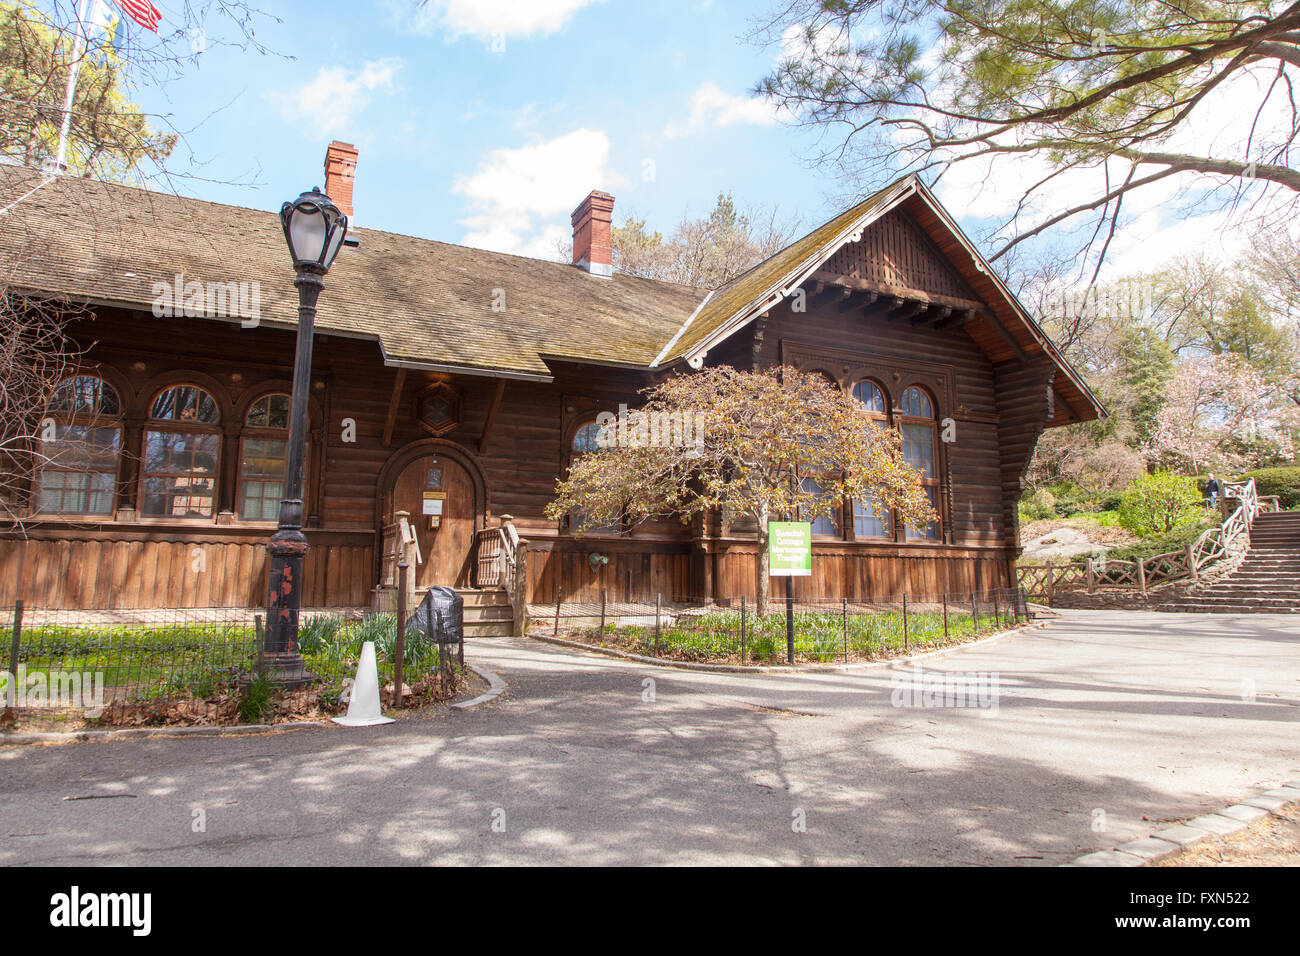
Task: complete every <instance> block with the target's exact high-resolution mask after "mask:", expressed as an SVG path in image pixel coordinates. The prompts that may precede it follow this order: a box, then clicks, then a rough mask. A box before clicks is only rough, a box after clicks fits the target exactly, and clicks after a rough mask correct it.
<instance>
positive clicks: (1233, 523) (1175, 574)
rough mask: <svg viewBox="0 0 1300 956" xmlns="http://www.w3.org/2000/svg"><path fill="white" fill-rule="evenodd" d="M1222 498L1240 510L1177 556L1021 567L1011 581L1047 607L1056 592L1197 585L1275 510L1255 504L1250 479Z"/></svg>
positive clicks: (1231, 486) (1267, 501)
mask: <svg viewBox="0 0 1300 956" xmlns="http://www.w3.org/2000/svg"><path fill="white" fill-rule="evenodd" d="M1223 497H1224V498H1225V499H1227V500H1229V501H1232V500H1236V501H1239V502H1240V504H1238V505H1237V507H1236V508H1235V509H1233V511H1232V512H1231V513H1230V514H1229V515H1228V517H1226V518H1225V519H1224V520H1223V523H1222V524H1221V525H1220V526H1219V527H1217V528H1210V529H1208V530H1206V531H1205V532H1204V533H1203V534H1201V535H1200V537H1198V538H1197V539H1196V540H1195V541H1193V542H1192V543H1191V544H1189V545H1188V546H1187V547H1186V548H1184V549H1183V550H1182V551H1170V552H1167V553H1165V554H1156V555H1152V556H1151V557H1149V558H1143V559H1141V560H1139V561H1121V560H1115V559H1102V560H1096V559H1094V558H1088V560H1087V562H1086V563H1085V564H1082V565H1080V564H1075V563H1073V562H1069V563H1065V564H1059V565H1058V564H1054V563H1053V562H1051V561H1048V562H1047V563H1046V564H1021V565H1018V566H1017V567H1016V575H1017V580H1018V582H1019V584H1020V587H1021V588H1022V589H1023V590H1024V592H1025V596H1026V597H1035V598H1043V599H1046V600H1047V602H1048V603H1049V604H1050V603H1051V601H1052V598H1053V597H1054V596H1055V594H1056V591H1057V590H1058V589H1063V588H1080V587H1083V588H1086V589H1087V590H1088V592H1089V593H1092V592H1093V591H1095V590H1096V589H1097V588H1130V587H1131V588H1136V589H1138V590H1139V591H1141V592H1142V594H1143V596H1145V595H1146V593H1147V589H1148V588H1152V587H1155V586H1156V585H1158V584H1168V583H1169V582H1171V581H1178V580H1181V579H1183V578H1190V579H1191V580H1192V583H1193V584H1197V583H1199V582H1200V576H1201V573H1202V571H1204V570H1205V569H1206V567H1207V566H1208V565H1210V564H1212V563H1213V562H1215V561H1218V560H1219V559H1221V558H1224V557H1226V556H1227V555H1228V554H1230V553H1231V552H1232V549H1233V547H1234V546H1235V545H1236V544H1237V542H1238V541H1240V540H1241V539H1242V538H1243V537H1246V536H1248V535H1249V534H1250V528H1251V525H1253V524H1254V523H1255V517H1256V515H1258V514H1259V513H1260V511H1262V510H1264V509H1265V507H1266V506H1267V508H1268V509H1269V510H1272V511H1277V510H1279V507H1280V506H1279V504H1278V501H1277V498H1276V497H1275V496H1269V497H1268V498H1260V496H1259V493H1258V491H1257V490H1256V488H1255V479H1253V478H1251V479H1250V480H1248V481H1236V482H1233V481H1229V482H1224V485H1223Z"/></svg>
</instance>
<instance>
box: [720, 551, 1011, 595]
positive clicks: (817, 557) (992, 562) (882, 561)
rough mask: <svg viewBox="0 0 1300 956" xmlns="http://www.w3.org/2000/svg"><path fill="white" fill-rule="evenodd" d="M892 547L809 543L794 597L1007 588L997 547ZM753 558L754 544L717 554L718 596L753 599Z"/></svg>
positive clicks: (776, 587)
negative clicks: (807, 570) (807, 563)
mask: <svg viewBox="0 0 1300 956" xmlns="http://www.w3.org/2000/svg"><path fill="white" fill-rule="evenodd" d="M891 551H892V552H893V553H891V552H890V551H885V552H881V551H873V550H858V551H850V550H847V549H836V550H834V551H825V550H819V549H818V548H817V547H816V546H814V548H813V564H812V576H811V577H805V578H795V579H794V596H795V599H796V600H800V601H816V600H832V599H833V600H839V599H841V598H848V599H849V600H851V601H853V600H883V599H885V598H891V597H893V598H897V597H898V596H899V595H903V594H907V595H909V596H911V597H934V596H937V595H939V594H941V593H947V594H964V593H966V592H970V591H978V592H980V593H985V592H987V591H988V590H990V589H992V588H1004V587H1009V586H1010V580H1011V576H1010V568H1011V561H1010V560H1009V559H1008V558H1007V557H1006V555H1005V554H1003V553H1002V552H1001V551H999V550H994V549H990V550H989V551H983V552H982V551H975V550H966V549H963V550H961V551H954V550H948V549H945V550H944V551H942V552H939V551H930V552H928V553H927V552H926V551H924V550H921V549H920V548H918V549H916V550H915V551H913V550H909V549H906V548H898V549H891ZM755 561H756V556H755V553H754V550H753V548H732V549H729V550H728V551H726V552H725V553H723V554H719V555H718V556H717V588H718V591H717V596H718V597H719V598H731V599H733V600H738V599H739V598H740V596H741V595H744V596H746V597H747V598H749V600H751V601H753V600H754V598H755V583H754V570H755V568H754V564H755ZM784 587H785V584H784V582H777V581H773V582H772V594H773V595H777V594H784V593H785V591H784Z"/></svg>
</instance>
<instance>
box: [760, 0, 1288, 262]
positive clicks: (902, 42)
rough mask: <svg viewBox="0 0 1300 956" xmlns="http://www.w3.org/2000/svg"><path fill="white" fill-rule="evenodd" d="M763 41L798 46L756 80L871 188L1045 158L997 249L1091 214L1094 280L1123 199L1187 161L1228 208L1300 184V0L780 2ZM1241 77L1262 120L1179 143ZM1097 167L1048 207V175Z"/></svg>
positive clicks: (825, 158)
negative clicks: (892, 180) (875, 183)
mask: <svg viewBox="0 0 1300 956" xmlns="http://www.w3.org/2000/svg"><path fill="white" fill-rule="evenodd" d="M752 36H753V37H754V38H755V39H757V40H759V41H760V42H766V43H769V44H774V45H777V44H779V45H780V46H781V48H782V53H783V57H782V59H781V61H780V63H779V64H778V66H777V67H776V68H775V69H774V70H773V71H772V72H771V74H770V75H768V76H767V77H766V78H764V79H763V80H762V81H761V82H760V83H759V84H758V87H757V91H758V92H759V93H761V94H764V95H766V96H768V97H770V98H771V99H773V100H774V101H776V102H777V103H779V104H780V105H782V106H784V107H785V108H787V109H788V110H789V111H790V112H791V113H793V114H794V115H795V116H796V117H797V118H798V121H799V122H801V123H803V124H806V125H808V126H811V127H813V128H815V129H817V130H819V131H820V132H822V133H824V134H825V136H824V137H823V138H822V140H821V148H820V150H819V151H818V153H817V156H816V159H817V160H818V161H821V162H823V163H827V164H829V165H831V166H833V167H835V168H837V169H838V170H840V171H841V172H842V173H843V174H844V175H845V176H847V177H848V178H849V179H850V180H852V181H854V182H856V183H858V184H859V187H860V188H865V186H866V185H867V184H869V183H870V182H871V181H872V180H873V179H880V178H882V177H884V176H890V177H892V176H896V175H898V174H899V173H900V172H901V171H905V170H917V171H926V170H930V171H931V172H932V173H934V174H939V175H941V174H942V172H943V170H944V169H946V168H948V167H949V165H950V164H953V163H980V162H981V160H983V161H985V162H986V163H987V162H989V161H991V160H994V159H998V158H1005V157H1016V156H1029V157H1036V158H1038V159H1041V160H1044V161H1045V163H1044V167H1045V172H1044V173H1043V174H1042V175H1041V177H1033V178H1031V180H1030V181H1027V182H1025V183H1024V186H1023V192H1022V197H1021V201H1020V203H1019V205H1018V207H1017V208H1016V210H1015V211H1014V213H1013V214H1012V215H1011V217H1010V219H1009V220H1008V222H1007V223H1005V224H1004V228H1003V229H1002V230H1000V237H1001V238H1000V243H999V244H1000V248H999V249H998V250H997V251H996V252H995V253H994V255H993V257H992V258H993V259H995V260H996V259H998V258H999V257H1001V256H1004V255H1006V254H1007V253H1008V252H1009V251H1010V250H1012V249H1013V248H1015V247H1016V246H1017V245H1019V244H1020V243H1022V242H1023V241H1024V240H1026V239H1029V238H1031V237H1033V236H1037V235H1040V234H1042V233H1044V232H1046V231H1048V230H1054V231H1055V232H1056V233H1057V234H1059V232H1060V229H1058V228H1057V227H1062V225H1063V224H1065V223H1067V222H1071V221H1073V222H1076V223H1077V222H1080V221H1081V219H1083V220H1087V221H1088V227H1087V228H1086V229H1085V230H1084V231H1083V238H1082V240H1081V241H1082V248H1081V250H1080V251H1081V252H1082V254H1083V256H1084V258H1085V259H1087V258H1088V257H1089V256H1091V258H1092V259H1093V260H1094V262H1093V276H1094V278H1095V276H1096V269H1099V268H1100V265H1101V262H1102V261H1103V260H1104V258H1105V254H1106V251H1107V249H1108V248H1109V245H1110V241H1111V238H1112V237H1113V236H1114V234H1115V231H1116V228H1117V227H1118V225H1119V224H1120V222H1121V215H1122V212H1123V209H1124V202H1125V198H1126V197H1127V196H1129V195H1131V194H1132V193H1133V192H1134V191H1135V190H1138V189H1142V188H1144V187H1147V186H1150V185H1152V184H1154V183H1157V182H1159V181H1161V180H1164V179H1167V178H1168V177H1171V176H1175V175H1178V174H1182V173H1188V174H1192V179H1191V182H1193V183H1194V184H1195V185H1196V186H1198V187H1202V188H1203V189H1211V190H1212V189H1215V188H1218V187H1220V186H1226V188H1227V190H1228V195H1227V196H1225V197H1223V201H1224V202H1225V203H1228V204H1232V203H1235V202H1237V201H1238V200H1239V199H1241V198H1242V197H1243V196H1246V195H1249V196H1250V197H1251V199H1252V201H1260V200H1263V199H1264V198H1266V197H1267V199H1268V201H1269V202H1271V203H1273V204H1274V207H1275V209H1276V210H1277V211H1279V212H1285V211H1287V210H1290V209H1293V208H1294V201H1295V193H1296V192H1297V191H1300V172H1297V171H1296V170H1295V169H1294V168H1293V165H1292V161H1291V160H1292V155H1291V148H1292V145H1293V143H1294V142H1295V138H1296V135H1297V133H1298V132H1300V108H1297V103H1296V100H1295V94H1294V89H1293V83H1294V80H1295V76H1294V71H1295V69H1296V68H1297V67H1300V3H1279V2H1271V0H1259V2H1252V3H1237V2H1230V0H1205V2H1197V3H1186V2H1181V0H1173V2H1162V3H1156V4H1149V3H1137V2H1132V0H1121V2H1118V3H1116V2H1106V0H1084V2H1076V0H1037V2H1035V3H1032V4H1023V3H1019V2H1014V0H837V2H834V3H830V2H823V0H781V2H780V3H779V6H778V8H777V9H776V11H775V12H774V13H773V14H772V15H771V16H770V17H769V18H767V19H766V20H765V21H763V22H762V23H761V24H760V25H759V26H758V27H757V28H756V29H755V31H754V32H753V34H752ZM1238 80H1251V81H1253V82H1255V83H1256V84H1257V92H1256V93H1255V94H1254V115H1253V117H1252V122H1251V124H1250V127H1249V132H1248V133H1247V134H1246V135H1245V136H1244V137H1243V138H1242V139H1241V140H1235V139H1234V138H1230V137H1219V138H1218V139H1217V140H1215V141H1213V142H1190V143H1189V142H1185V140H1186V139H1187V138H1186V137H1183V138H1182V141H1180V138H1179V136H1178V134H1180V133H1183V132H1184V131H1185V130H1187V129H1188V128H1189V126H1190V124H1191V123H1192V121H1193V119H1196V120H1199V119H1200V118H1202V117H1203V116H1204V115H1205V114H1206V113H1207V110H1206V109H1203V108H1202V107H1203V106H1204V105H1205V104H1206V103H1207V102H1209V103H1211V104H1212V103H1213V102H1214V100H1213V98H1214V97H1215V96H1216V95H1220V94H1221V93H1223V92H1224V91H1225V90H1226V89H1227V88H1228V87H1229V85H1230V84H1232V83H1234V82H1236V81H1238ZM1240 85H1244V84H1239V86H1240ZM1086 170H1090V171H1093V173H1094V174H1095V182H1096V183H1098V184H1099V185H1097V186H1096V187H1095V188H1094V189H1092V190H1091V191H1083V192H1076V193H1074V194H1071V195H1070V197H1069V198H1068V199H1066V200H1063V201H1056V202H1054V203H1052V204H1051V206H1050V207H1049V208H1046V209H1040V208H1039V197H1040V196H1042V195H1044V194H1045V192H1046V189H1047V187H1051V186H1057V185H1059V180H1060V178H1061V177H1063V176H1065V175H1066V174H1068V173H1071V172H1074V171H1086ZM1085 189H1086V187H1085ZM1189 198H1191V199H1195V198H1196V197H1189ZM1261 211H1263V210H1261Z"/></svg>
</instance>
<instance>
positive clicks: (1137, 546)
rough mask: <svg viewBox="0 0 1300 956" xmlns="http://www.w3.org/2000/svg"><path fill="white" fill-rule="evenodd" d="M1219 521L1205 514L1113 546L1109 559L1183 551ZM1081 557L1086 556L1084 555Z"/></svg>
mask: <svg viewBox="0 0 1300 956" xmlns="http://www.w3.org/2000/svg"><path fill="white" fill-rule="evenodd" d="M1217 523H1218V522H1217V521H1216V520H1214V518H1213V517H1212V516H1205V517H1203V518H1202V519H1201V520H1198V521H1191V522H1188V523H1187V524H1184V525H1180V526H1179V527H1177V528H1175V529H1174V530H1173V531H1170V532H1168V533H1167V534H1158V535H1155V536H1153V537H1150V538H1144V539H1143V540H1141V541H1136V542H1134V543H1133V544H1126V545H1123V546H1121V547H1118V548H1111V549H1110V550H1109V551H1107V552H1106V558H1107V560H1114V561H1136V560H1137V559H1138V558H1150V557H1153V556H1155V555H1157V554H1169V553H1170V552H1173V551H1182V550H1183V549H1184V548H1186V547H1187V546H1188V545H1189V544H1191V543H1192V542H1193V541H1195V540H1196V539H1197V538H1199V537H1200V536H1201V532H1203V531H1205V529H1207V528H1211V527H1213V526H1214V525H1216V524H1217ZM1081 557H1086V555H1083V556H1081Z"/></svg>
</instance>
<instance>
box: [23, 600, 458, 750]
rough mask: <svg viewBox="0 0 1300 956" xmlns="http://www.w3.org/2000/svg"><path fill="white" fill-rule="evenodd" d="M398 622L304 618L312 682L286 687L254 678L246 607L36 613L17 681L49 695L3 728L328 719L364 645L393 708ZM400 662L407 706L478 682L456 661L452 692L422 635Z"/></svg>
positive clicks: (374, 617)
mask: <svg viewBox="0 0 1300 956" xmlns="http://www.w3.org/2000/svg"><path fill="white" fill-rule="evenodd" d="M396 623H397V621H396V616H395V615H393V614H350V615H349V614H316V615H313V616H310V617H304V619H303V621H302V623H301V626H300V629H299V650H300V652H301V653H302V656H303V659H304V661H305V662H306V667H307V671H308V673H310V674H311V675H313V676H314V679H313V680H312V681H311V683H310V684H308V685H307V686H304V687H300V688H296V689H292V690H286V689H282V688H275V687H273V686H271V685H270V683H269V681H266V680H263V679H258V678H257V676H256V673H257V668H258V653H257V651H258V635H257V628H256V625H255V623H254V621H253V620H252V619H251V618H250V616H249V615H247V614H245V613H243V612H242V611H231V612H228V613H226V614H224V615H223V614H222V613H220V611H219V609H218V610H214V609H202V610H201V611H198V612H194V613H190V612H173V613H172V615H171V617H170V618H169V619H166V620H154V621H149V622H136V621H124V620H120V619H118V618H117V617H107V616H106V617H105V618H101V619H94V618H91V617H87V616H83V615H75V616H74V615H65V614H62V613H60V612H51V611H34V612H30V613H29V614H27V615H26V616H25V618H24V622H23V628H22V631H21V636H20V641H19V653H18V664H19V670H20V678H21V681H20V684H26V686H27V687H29V688H30V687H31V686H32V685H39V684H41V682H44V684H45V686H46V687H47V691H46V693H45V694H44V695H42V696H43V698H44V699H43V700H40V699H38V698H37V697H36V695H35V694H34V693H32V692H31V691H30V690H29V692H28V697H27V699H25V700H24V701H22V703H23V704H26V705H27V706H20V707H18V708H17V709H15V710H10V711H5V712H3V715H2V716H0V729H4V730H7V731H13V730H47V731H48V730H54V731H67V732H71V731H76V730H84V729H92V728H105V727H143V726H203V725H234V724H258V723H274V722H278V721H286V720H297V721H300V720H317V719H318V720H325V719H327V718H329V717H331V716H334V715H337V714H340V713H342V712H344V711H345V710H346V709H347V705H348V700H349V698H350V694H351V685H352V680H353V678H354V676H355V674H356V669H357V662H358V660H359V658H360V654H361V648H362V646H363V644H364V643H365V642H367V641H373V642H374V644H375V649H376V657H377V661H378V667H379V681H380V684H381V686H384V685H386V686H385V687H384V689H385V700H386V701H389V702H391V698H392V675H393V657H394V644H395V640H396ZM7 656H8V655H6V657H7ZM403 660H404V663H403V678H404V680H403V683H404V684H405V687H406V694H405V699H404V702H403V705H404V706H405V707H419V706H421V705H425V704H429V703H434V702H438V701H442V700H446V699H451V698H454V697H456V696H458V695H460V694H461V693H463V692H464V690H465V688H466V686H467V685H468V684H475V686H477V684H476V683H475V682H476V681H477V680H478V679H477V678H474V679H473V680H468V679H467V678H466V677H465V676H464V675H463V674H462V673H461V672H460V671H459V670H458V668H457V667H456V666H455V661H453V662H452V664H453V666H452V668H451V671H452V673H453V675H454V678H453V680H452V682H451V687H450V688H449V689H448V690H447V691H446V692H444V691H443V690H442V687H441V681H440V676H439V674H440V671H439V667H440V654H439V647H438V645H437V644H436V643H434V642H432V641H430V640H429V639H428V638H427V637H426V636H425V635H423V634H422V633H420V632H415V631H408V632H407V639H406V641H405V646H404V653H403ZM0 666H5V667H7V666H8V665H7V662H6V664H4V665H0ZM70 675H76V676H78V677H79V678H80V680H81V683H80V684H79V686H80V687H81V688H82V691H83V693H82V697H81V698H80V703H79V704H77V705H75V706H55V705H56V704H57V703H60V702H59V701H56V700H55V695H54V688H55V686H56V683H58V682H59V681H61V680H66V679H67V678H68V677H69V676H70ZM92 681H93V682H92ZM92 687H96V688H97V689H98V696H97V697H96V696H92V693H91V690H90V688H92ZM3 703H4V702H3V700H0V707H2V706H3ZM91 704H99V705H101V706H102V711H101V712H99V713H93V711H94V710H98V707H91V706H89V705H91Z"/></svg>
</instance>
